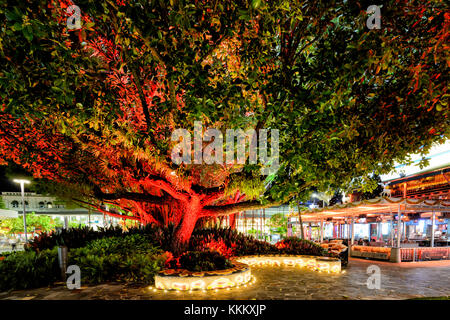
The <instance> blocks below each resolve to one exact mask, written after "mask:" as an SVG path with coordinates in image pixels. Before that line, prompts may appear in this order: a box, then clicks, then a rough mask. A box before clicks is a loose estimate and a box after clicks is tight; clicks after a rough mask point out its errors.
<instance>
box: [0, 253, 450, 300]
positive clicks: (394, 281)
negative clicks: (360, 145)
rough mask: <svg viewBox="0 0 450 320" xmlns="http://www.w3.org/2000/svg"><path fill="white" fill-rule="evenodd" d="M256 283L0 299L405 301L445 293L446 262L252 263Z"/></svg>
mask: <svg viewBox="0 0 450 320" xmlns="http://www.w3.org/2000/svg"><path fill="white" fill-rule="evenodd" d="M370 265H377V266H378V267H379V268H380V271H381V284H380V289H369V288H368V287H367V279H368V277H369V276H370V275H369V274H367V268H368V267H369V266H370ZM252 272H253V274H254V275H255V277H256V283H255V284H253V285H251V286H248V287H247V288H239V289H230V290H218V291H217V292H214V291H208V292H205V293H203V292H198V291H193V292H192V293H188V292H178V293H177V292H172V291H168V292H166V293H164V292H163V291H159V290H158V291H156V292H154V291H153V290H151V289H150V288H149V287H148V286H139V285H124V284H116V283H108V284H102V285H97V286H90V287H82V288H81V289H80V290H73V291H70V290H68V289H66V288H65V287H64V286H63V285H59V286H55V287H52V288H39V289H33V290H23V291H12V292H10V293H0V299H16V300H31V299H37V300H39V299H45V300H60V299H62V300H85V299H86V300H91V299H106V300H110V299H134V300H141V299H152V300H160V299H164V300H166V299H167V300H170V299H193V300H197V299H199V300H208V299H223V300H234V299H244V300H251V299H258V300H259V299H268V300H272V299H276V300H281V299H319V300H320V299H328V300H330V299H333V300H334V299H410V298H416V297H435V296H449V295H450V261H431V262H417V263H407V264H405V263H403V264H392V263H388V262H375V261H368V260H360V259H351V260H350V262H349V267H348V268H347V269H346V272H345V273H343V274H338V275H331V274H325V273H318V272H315V271H309V270H306V269H300V268H295V267H252Z"/></svg>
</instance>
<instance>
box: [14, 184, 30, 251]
mask: <svg viewBox="0 0 450 320" xmlns="http://www.w3.org/2000/svg"><path fill="white" fill-rule="evenodd" d="M13 181H14V182H15V183H19V184H20V191H21V193H22V207H23V228H24V232H25V243H27V242H28V237H27V214H26V212H25V183H26V184H29V183H30V181H28V180H25V179H14V180H13Z"/></svg>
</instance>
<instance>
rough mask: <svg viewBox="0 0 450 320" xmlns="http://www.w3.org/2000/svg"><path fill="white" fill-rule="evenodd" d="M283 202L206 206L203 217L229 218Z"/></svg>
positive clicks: (246, 202) (247, 202)
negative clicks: (237, 213)
mask: <svg viewBox="0 0 450 320" xmlns="http://www.w3.org/2000/svg"><path fill="white" fill-rule="evenodd" d="M281 204H282V203H281V202H271V203H267V204H261V203H260V202H259V201H245V202H240V203H233V204H226V205H223V206H205V207H203V210H202V214H201V217H210V216H227V215H230V214H233V213H236V212H239V211H246V210H256V209H263V208H268V207H273V206H279V205H281Z"/></svg>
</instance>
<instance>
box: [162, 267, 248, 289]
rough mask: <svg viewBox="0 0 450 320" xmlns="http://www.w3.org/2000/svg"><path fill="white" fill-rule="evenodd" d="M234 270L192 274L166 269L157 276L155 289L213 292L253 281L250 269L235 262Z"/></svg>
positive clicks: (181, 270) (180, 270)
mask: <svg viewBox="0 0 450 320" xmlns="http://www.w3.org/2000/svg"><path fill="white" fill-rule="evenodd" d="M233 265H234V267H233V268H229V269H225V270H215V271H200V272H192V271H188V270H185V269H165V270H162V271H160V272H159V273H158V274H157V275H156V276H155V287H156V288H157V289H163V290H183V291H185V290H213V289H223V288H232V287H239V286H241V285H245V284H246V283H248V282H249V281H250V280H251V279H252V274H251V270H250V267H249V266H248V265H246V264H244V263H241V262H238V261H233Z"/></svg>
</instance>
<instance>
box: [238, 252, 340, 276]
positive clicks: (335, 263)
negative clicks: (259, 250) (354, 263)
mask: <svg viewBox="0 0 450 320" xmlns="http://www.w3.org/2000/svg"><path fill="white" fill-rule="evenodd" d="M236 261H239V262H243V263H245V264H248V265H249V266H255V265H265V264H268V265H278V266H282V265H286V266H298V267H306V268H310V269H313V270H317V271H321V272H328V273H339V272H341V260H339V259H337V258H332V257H319V256H302V255H292V256H286V255H283V256H276V255H264V256H244V257H237V258H236Z"/></svg>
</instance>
